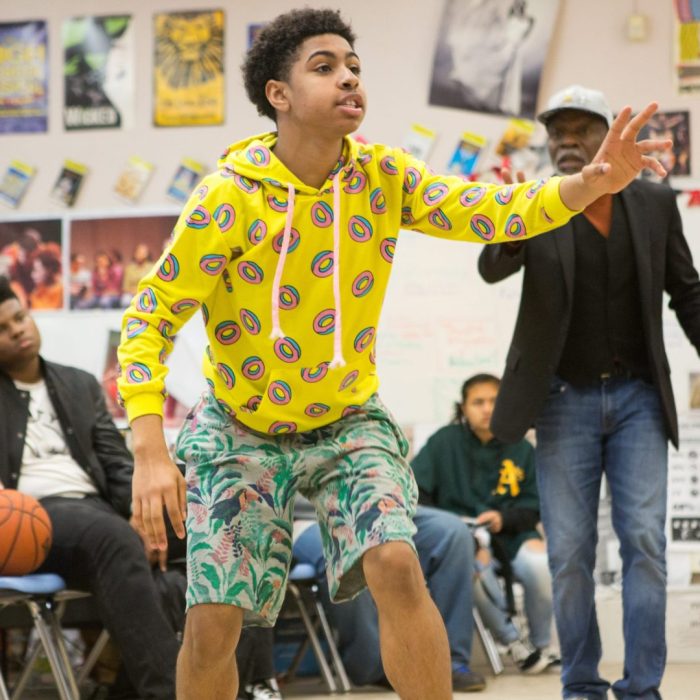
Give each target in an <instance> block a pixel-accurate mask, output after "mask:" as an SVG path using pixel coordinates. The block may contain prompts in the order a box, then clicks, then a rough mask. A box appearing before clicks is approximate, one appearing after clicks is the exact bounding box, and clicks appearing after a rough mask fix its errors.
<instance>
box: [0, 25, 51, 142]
mask: <svg viewBox="0 0 700 700" xmlns="http://www.w3.org/2000/svg"><path fill="white" fill-rule="evenodd" d="M48 76H49V66H48V58H47V32H46V22H43V21H36V22H11V23H3V24H0V133H5V134H7V133H17V132H27V131H34V132H38V131H46V130H47V128H48V80H49V77H48Z"/></svg>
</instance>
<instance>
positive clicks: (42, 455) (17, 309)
mask: <svg viewBox="0 0 700 700" xmlns="http://www.w3.org/2000/svg"><path fill="white" fill-rule="evenodd" d="M40 346H41V337H40V334H39V329H38V328H37V326H36V323H35V322H34V319H33V318H32V317H31V316H30V315H29V313H28V312H27V311H26V310H25V309H24V308H23V307H22V305H21V304H20V302H19V299H18V298H17V296H16V295H15V293H14V292H13V290H12V288H11V287H10V285H9V282H8V280H7V279H6V278H4V277H0V415H1V416H2V421H3V429H2V430H0V455H2V459H0V482H1V485H2V487H4V488H11V489H18V490H19V491H23V492H25V493H28V494H30V495H31V496H34V497H35V498H37V499H39V500H40V501H41V504H42V505H43V506H44V508H45V509H46V511H47V512H48V514H49V517H50V518H51V523H52V526H53V541H52V544H51V549H50V550H49V553H48V556H47V558H46V561H45V562H44V564H43V565H42V566H41V568H40V569H39V571H42V572H52V573H56V574H59V575H60V576H62V577H63V578H64V579H65V581H66V583H67V584H68V586H69V587H70V588H76V589H79V590H87V591H90V592H91V593H92V594H93V595H94V597H95V601H96V603H97V608H98V611H99V615H100V619H101V621H102V623H103V624H104V626H105V627H106V628H107V630H108V631H109V633H110V635H111V637H112V639H113V640H114V642H115V643H116V645H117V646H118V648H119V650H120V652H121V655H122V659H123V663H124V667H125V671H126V674H127V676H128V678H129V680H130V681H131V684H132V685H133V686H134V687H135V689H136V691H137V692H138V695H139V696H140V697H142V698H148V699H149V700H173V698H174V697H175V662H176V658H177V653H178V650H179V646H180V645H179V643H178V641H177V639H176V636H175V631H174V630H173V628H172V627H171V625H170V623H169V622H168V619H167V617H166V615H165V613H164V611H163V609H162V608H161V604H160V599H159V594H158V590H157V588H156V585H155V583H154V579H153V576H152V573H151V564H150V563H149V560H148V557H147V554H146V550H145V548H144V541H143V540H142V538H141V537H140V533H139V532H138V530H136V529H135V528H134V527H132V525H131V524H130V522H129V513H130V503H131V475H132V470H133V462H132V457H131V454H130V453H129V451H128V449H127V448H126V445H125V443H124V439H123V438H122V435H121V433H120V432H119V431H118V430H117V428H116V426H115V425H114V423H113V422H112V419H111V417H110V415H109V413H108V412H107V409H106V407H105V402H104V398H103V395H102V390H101V388H100V385H99V384H98V382H97V380H96V379H95V378H94V377H93V376H92V375H91V374H88V373H87V372H84V371H82V370H79V369H76V368H74V367H65V366H63V365H58V364H55V363H53V362H48V361H46V360H44V359H43V358H42V357H41V356H40V355H39V350H40ZM149 554H150V551H149ZM159 554H160V558H161V562H162V563H163V564H164V563H165V554H166V552H160V553H159ZM183 612H184V611H183ZM134 621H137V624H135V623H134Z"/></svg>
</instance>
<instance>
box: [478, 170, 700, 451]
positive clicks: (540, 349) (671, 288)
mask: <svg viewBox="0 0 700 700" xmlns="http://www.w3.org/2000/svg"><path fill="white" fill-rule="evenodd" d="M616 196H620V197H621V198H622V202H623V205H624V207H625V211H626V213H627V217H628V221H629V226H630V232H631V236H632V244H633V248H634V258H635V263H636V267H637V277H638V280H639V294H640V297H641V299H640V301H641V305H642V319H643V324H644V338H640V342H644V344H645V346H646V349H647V353H648V357H649V364H650V368H651V374H652V379H653V383H654V386H655V387H656V388H657V390H658V392H659V396H660V398H661V403H662V406H663V411H664V417H665V424H666V432H667V435H668V437H669V439H670V440H671V441H672V442H673V444H674V445H675V446H676V447H677V446H678V418H677V416H676V409H675V405H674V402H673V391H672V389H671V379H670V368H669V364H668V358H667V357H666V351H665V349H664V344H663V330H662V323H661V313H662V303H663V292H664V291H666V292H668V294H669V295H670V303H669V306H670V308H672V309H673V310H674V311H675V312H676V315H677V316H678V320H679V321H680V324H681V326H682V327H683V330H684V331H685V334H686V335H687V336H688V338H689V339H690V342H691V343H692V344H693V345H694V346H695V348H696V350H700V280H698V273H697V271H696V270H695V267H694V266H693V260H692V257H691V254H690V250H689V248H688V244H687V242H686V240H685V237H684V236H683V229H682V225H681V217H680V214H679V212H678V207H677V206H676V199H675V194H674V192H673V191H672V190H670V189H669V188H668V187H665V186H663V185H657V184H654V183H650V182H646V181H643V180H635V181H634V182H632V183H631V184H630V185H629V186H628V187H627V188H625V189H624V190H623V191H622V192H621V193H620V195H616ZM552 233H553V235H550V234H544V235H541V236H537V237H536V238H534V239H532V240H528V241H526V242H523V244H522V245H521V246H520V247H519V248H518V249H517V250H513V249H512V248H508V245H507V244H500V245H489V246H486V247H485V248H484V250H483V251H482V253H481V255H480V257H479V273H480V274H481V276H482V277H483V278H484V279H485V280H486V281H487V282H491V283H493V282H499V281H500V280H502V279H505V278H506V277H508V276H510V275H512V274H513V273H515V272H517V271H518V270H520V268H521V267H523V266H524V267H525V272H524V276H523V287H522V294H521V298H520V309H519V311H518V319H517V321H516V325H515V331H514V334H513V340H512V342H511V346H510V349H509V351H508V355H507V357H506V367H505V370H504V374H503V380H502V383H501V388H500V391H499V393H498V399H497V401H496V407H495V409H494V414H493V417H492V419H491V429H492V431H493V433H494V434H495V435H496V436H497V437H498V438H499V439H500V440H503V441H504V442H515V441H516V440H520V439H521V438H522V437H523V435H524V434H525V432H526V431H527V429H528V428H529V427H530V426H532V425H533V424H534V422H535V420H536V419H537V416H538V414H539V412H540V410H541V408H542V406H543V404H544V402H545V400H546V399H547V394H548V391H549V387H550V383H551V380H552V377H553V375H554V372H555V371H556V369H557V367H558V366H559V360H560V358H561V353H562V350H563V347H564V342H565V340H566V333H567V329H568V327H569V321H570V319H571V308H572V302H573V289H574V271H575V265H574V239H573V225H572V224H571V223H570V222H569V223H568V224H565V225H564V226H561V227H559V228H558V229H554V231H553V232H552Z"/></svg>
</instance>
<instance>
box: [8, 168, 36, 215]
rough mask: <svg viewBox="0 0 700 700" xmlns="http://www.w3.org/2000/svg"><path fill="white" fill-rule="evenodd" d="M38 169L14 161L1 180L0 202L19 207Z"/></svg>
mask: <svg viewBox="0 0 700 700" xmlns="http://www.w3.org/2000/svg"><path fill="white" fill-rule="evenodd" d="M35 173H36V168H34V167H33V166H31V165H29V163H24V162H23V161H21V160H13V161H11V162H10V164H9V165H8V166H7V170H6V171H5V174H4V175H3V176H2V180H0V202H2V203H3V204H7V206H10V207H18V206H19V204H20V202H21V201H22V197H24V195H25V193H26V192H27V190H28V189H29V184H30V183H31V181H32V178H33V177H34V174H35Z"/></svg>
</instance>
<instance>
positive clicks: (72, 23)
mask: <svg viewBox="0 0 700 700" xmlns="http://www.w3.org/2000/svg"><path fill="white" fill-rule="evenodd" d="M132 24H133V23H132V21H131V17H130V16H129V15H114V16H107V17H74V18H72V19H68V20H66V21H65V22H64V24H63V51H64V65H63V74H64V82H65V103H64V107H63V125H64V126H65V128H66V129H68V130H69V131H72V130H75V129H105V128H107V129H114V128H126V129H128V128H130V127H131V126H132V125H133V120H134V30H133V27H132Z"/></svg>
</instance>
